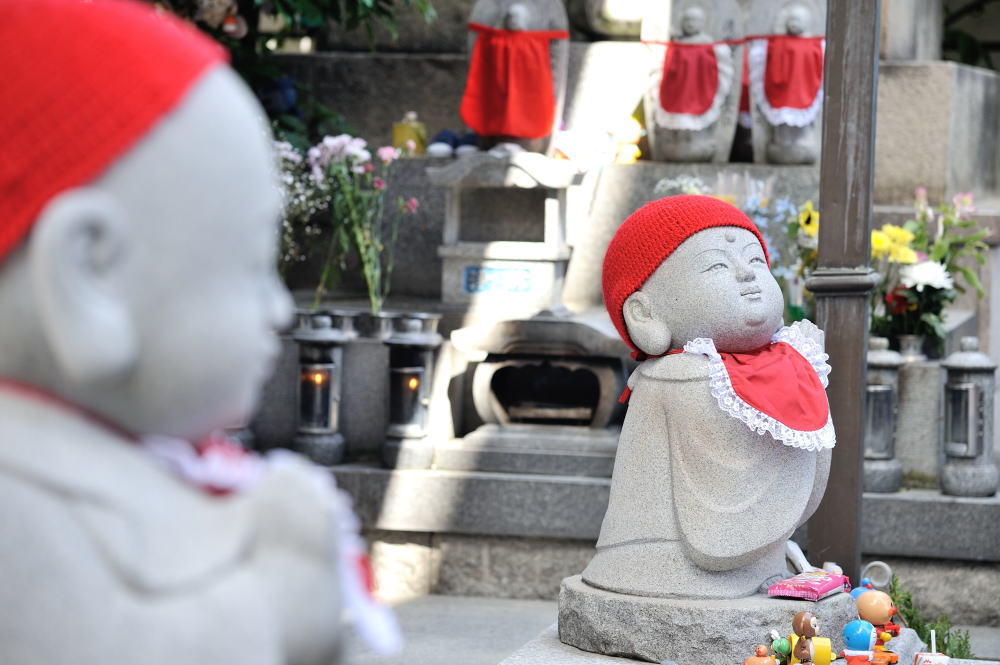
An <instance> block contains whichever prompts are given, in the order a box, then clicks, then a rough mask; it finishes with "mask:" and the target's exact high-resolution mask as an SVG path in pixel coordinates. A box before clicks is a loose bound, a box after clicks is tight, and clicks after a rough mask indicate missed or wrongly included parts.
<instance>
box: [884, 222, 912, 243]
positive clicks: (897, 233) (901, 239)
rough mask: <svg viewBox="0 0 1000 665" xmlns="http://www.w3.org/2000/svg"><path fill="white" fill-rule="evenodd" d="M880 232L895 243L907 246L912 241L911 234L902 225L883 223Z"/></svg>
mask: <svg viewBox="0 0 1000 665" xmlns="http://www.w3.org/2000/svg"><path fill="white" fill-rule="evenodd" d="M882 233H884V234H885V235H887V236H888V237H889V240H890V241H891V242H892V243H893V244H896V245H903V246H907V247H908V246H909V244H910V243H911V242H913V234H912V233H911V232H909V231H907V230H906V229H904V228H903V227H902V226H896V225H895V224H883V225H882Z"/></svg>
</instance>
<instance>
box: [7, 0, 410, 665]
mask: <svg viewBox="0 0 1000 665" xmlns="http://www.w3.org/2000/svg"><path fill="white" fill-rule="evenodd" d="M0 51H3V53H4V55H5V56H6V57H5V61H6V62H7V68H6V70H5V73H4V77H3V79H0V96H2V98H3V99H4V103H3V104H2V105H0V125H3V126H5V127H8V128H14V129H16V131H14V130H12V131H8V132H4V133H3V135H2V136H0V154H2V155H3V167H2V168H0V192H3V196H2V197H0V320H3V322H4V323H3V325H2V326H0V570H2V571H3V575H4V583H3V584H2V585H0V645H2V651H3V656H2V660H3V662H4V663H11V664H16V665H53V664H55V663H73V664H74V665H107V664H108V663H143V664H144V665H179V664H182V663H190V664H192V665H193V664H196V663H198V664H200V663H205V664H209V663H211V664H212V665H283V664H285V663H295V664H303V665H305V664H315V665H321V664H322V665H327V664H329V663H332V662H336V661H338V660H339V655H340V651H341V648H342V646H343V642H344V633H343V629H342V627H341V624H340V622H341V614H342V611H343V610H345V609H346V610H348V611H350V612H351V613H352V614H353V615H354V616H355V617H356V619H360V621H357V622H356V625H358V626H359V628H361V629H362V633H363V635H364V636H366V637H367V638H369V639H370V641H371V643H372V644H373V646H375V647H378V648H384V649H386V650H388V649H391V648H393V647H395V646H397V643H398V638H399V636H398V632H397V630H396V629H395V626H394V623H393V620H392V617H391V615H389V614H386V613H385V612H383V611H382V610H381V609H380V608H378V607H377V606H376V605H375V604H374V603H373V601H371V599H370V598H369V596H368V594H367V590H366V588H365V587H366V585H365V578H366V575H365V569H366V559H365V551H364V543H363V541H361V539H360V535H359V534H358V524H357V521H356V518H354V517H353V515H352V514H351V512H350V508H349V505H347V504H348V501H347V499H346V498H345V497H344V495H342V494H341V493H339V492H338V491H337V490H336V488H335V487H334V486H333V485H332V481H331V477H330V474H329V473H328V472H327V471H325V470H323V469H319V468H318V467H315V466H313V465H311V464H309V463H308V462H307V461H305V460H304V459H302V458H300V457H298V456H296V455H293V454H291V453H286V454H285V455H276V456H273V457H269V458H261V457H258V456H256V455H253V454H251V453H247V452H246V451H244V450H243V449H242V448H240V447H238V446H236V445H235V444H233V443H231V442H229V441H228V440H226V439H224V438H222V437H221V436H219V435H215V434H213V433H214V432H215V431H217V430H219V429H221V428H222V427H224V426H226V425H231V424H233V423H235V422H240V421H242V420H243V419H244V418H246V417H247V416H248V415H249V414H250V412H251V411H252V409H253V405H254V401H255V399H256V395H257V394H258V390H259V388H260V385H261V383H262V382H263V380H264V379H265V378H266V377H267V375H268V373H269V368H270V365H271V363H272V361H273V360H274V356H275V353H276V351H277V339H276V336H275V334H274V329H275V328H277V327H279V326H282V325H284V324H286V323H287V321H288V319H289V317H290V315H291V300H290V298H289V297H288V294H287V292H286V291H285V289H284V287H283V286H282V285H281V283H280V282H279V281H278V278H277V276H276V275H275V273H274V266H275V252H276V247H275V245H276V238H277V233H276V229H275V224H274V220H276V219H277V218H278V212H279V210H280V207H281V198H280V194H279V188H278V182H277V180H276V178H275V173H274V164H275V157H274V155H273V153H272V146H271V140H270V137H269V132H268V129H267V125H266V122H265V118H264V116H263V113H262V111H261V109H260V107H259V105H258V104H257V102H256V100H255V99H254V98H253V95H252V94H251V92H250V91H249V90H248V89H247V87H246V86H245V85H244V84H243V82H242V81H241V80H240V79H239V77H238V76H237V75H236V74H235V73H234V72H233V71H232V70H231V69H230V68H229V67H226V66H225V65H224V64H223V61H224V58H225V55H224V52H223V51H222V49H221V48H219V47H218V45H216V44H215V43H214V42H212V41H211V40H209V39H207V38H206V37H204V36H203V35H201V34H200V33H198V32H197V31H196V30H195V29H194V28H192V27H190V26H187V25H185V24H183V23H181V22H180V21H178V20H176V19H174V18H172V17H171V16H170V15H169V14H159V13H158V12H156V11H155V10H154V9H153V8H151V7H150V6H148V5H144V4H139V3H134V2H127V1H124V0H123V1H118V2H112V1H110V0H109V1H105V2H93V3H88V2H79V1H78V0H4V2H2V3H0ZM25 54H30V57H24V56H25Z"/></svg>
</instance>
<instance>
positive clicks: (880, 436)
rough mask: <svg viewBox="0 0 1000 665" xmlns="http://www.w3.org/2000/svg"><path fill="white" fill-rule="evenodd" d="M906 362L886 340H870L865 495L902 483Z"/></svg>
mask: <svg viewBox="0 0 1000 665" xmlns="http://www.w3.org/2000/svg"><path fill="white" fill-rule="evenodd" d="M905 362H906V361H905V360H903V357H902V356H901V355H900V354H899V353H897V352H895V351H891V350H890V349H889V340H888V339H886V338H885V337H870V338H869V339H868V372H867V379H866V386H865V429H864V451H865V460H864V489H865V491H866V492H883V493H885V492H895V491H897V490H899V485H900V483H901V482H902V480H903V465H902V463H901V462H900V461H899V460H898V459H896V418H897V405H898V403H899V368H900V367H901V366H902V365H903V364H904V363H905Z"/></svg>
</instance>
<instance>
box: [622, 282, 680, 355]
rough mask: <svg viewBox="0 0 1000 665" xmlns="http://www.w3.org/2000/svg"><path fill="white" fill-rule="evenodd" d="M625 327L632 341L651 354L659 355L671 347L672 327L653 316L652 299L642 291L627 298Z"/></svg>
mask: <svg viewBox="0 0 1000 665" xmlns="http://www.w3.org/2000/svg"><path fill="white" fill-rule="evenodd" d="M622 314H623V315H624V317H625V327H626V328H627V329H628V334H629V337H631V338H632V342H633V343H634V344H635V345H636V346H637V347H639V350H640V351H642V352H643V353H645V354H646V355H649V356H659V355H662V354H664V353H666V352H667V350H668V349H670V328H668V327H667V324H666V323H665V322H663V321H661V320H660V319H657V318H656V317H655V316H653V308H652V301H651V300H650V298H649V296H648V295H647V294H645V293H643V292H642V291H636V292H635V293H633V294H632V295H630V296H629V297H628V298H626V299H625V305H624V306H623V307H622Z"/></svg>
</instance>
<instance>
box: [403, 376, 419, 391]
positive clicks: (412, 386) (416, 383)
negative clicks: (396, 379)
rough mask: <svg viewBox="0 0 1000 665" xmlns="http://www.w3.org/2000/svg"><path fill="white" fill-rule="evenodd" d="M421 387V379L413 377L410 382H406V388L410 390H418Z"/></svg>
mask: <svg viewBox="0 0 1000 665" xmlns="http://www.w3.org/2000/svg"><path fill="white" fill-rule="evenodd" d="M419 385H420V379H418V378H417V377H415V376H411V377H410V380H409V381H407V382H406V387H407V388H409V389H410V390H416V389H417V387H418V386H419Z"/></svg>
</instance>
